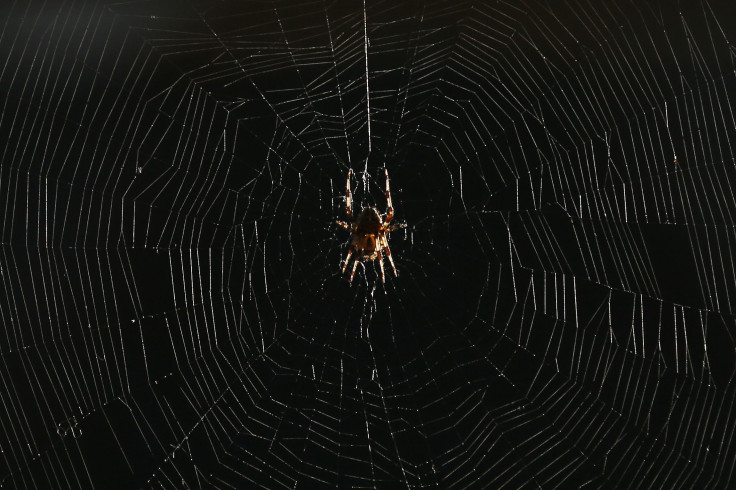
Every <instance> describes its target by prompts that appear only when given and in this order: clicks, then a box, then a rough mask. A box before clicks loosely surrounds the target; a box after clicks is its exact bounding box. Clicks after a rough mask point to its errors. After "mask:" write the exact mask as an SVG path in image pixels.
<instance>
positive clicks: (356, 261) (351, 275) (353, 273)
mask: <svg viewBox="0 0 736 490" xmlns="http://www.w3.org/2000/svg"><path fill="white" fill-rule="evenodd" d="M357 267H358V260H357V259H356V260H355V262H353V272H351V273H350V282H353V276H354V275H355V269H356V268H357Z"/></svg>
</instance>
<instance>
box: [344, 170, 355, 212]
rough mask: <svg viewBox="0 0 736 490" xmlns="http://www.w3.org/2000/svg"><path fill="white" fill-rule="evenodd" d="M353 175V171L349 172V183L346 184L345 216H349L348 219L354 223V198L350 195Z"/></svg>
mask: <svg viewBox="0 0 736 490" xmlns="http://www.w3.org/2000/svg"><path fill="white" fill-rule="evenodd" d="M352 174H353V170H352V169H350V170H348V181H347V184H345V214H347V215H348V219H349V220H350V221H351V222H352V221H353V198H352V197H351V195H350V176H351V175H352Z"/></svg>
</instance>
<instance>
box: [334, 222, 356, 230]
mask: <svg viewBox="0 0 736 490" xmlns="http://www.w3.org/2000/svg"><path fill="white" fill-rule="evenodd" d="M336 223H337V224H338V225H340V226H342V227H343V228H345V229H346V230H348V231H350V229H351V228H352V227H351V226H350V225H349V224H348V223H347V221H337V222H336Z"/></svg>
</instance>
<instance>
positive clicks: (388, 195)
mask: <svg viewBox="0 0 736 490" xmlns="http://www.w3.org/2000/svg"><path fill="white" fill-rule="evenodd" d="M383 173H384V174H385V175H386V206H387V208H388V209H387V210H386V220H385V221H384V224H387V223H388V222H389V221H391V220H392V219H394V206H393V204H391V188H390V187H389V185H388V170H386V169H385V168H384V169H383Z"/></svg>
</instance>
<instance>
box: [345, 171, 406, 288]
mask: <svg viewBox="0 0 736 490" xmlns="http://www.w3.org/2000/svg"><path fill="white" fill-rule="evenodd" d="M384 173H385V174H386V204H387V208H388V209H387V210H386V217H385V218H382V217H381V214H380V213H379V212H378V210H377V209H376V208H371V207H366V208H363V209H362V210H361V212H360V214H359V215H358V218H357V219H355V218H353V201H352V196H351V195H350V175H351V174H352V172H351V171H350V170H348V181H347V184H346V186H345V193H346V195H345V213H346V214H347V215H348V220H349V221H347V222H346V221H338V222H337V224H338V225H340V226H342V227H343V228H345V229H346V230H348V231H349V232H351V233H352V240H351V241H350V250H348V256H347V257H345V263H344V264H343V266H342V271H343V272H345V269H346V268H347V266H348V264H349V263H350V258H351V257H352V256H353V255H355V257H354V259H355V262H353V270H352V271H351V272H350V282H352V281H353V276H355V269H356V268H357V267H358V261H359V260H375V259H376V258H378V263H379V264H380V266H381V281H383V282H386V274H385V272H384V271H383V252H386V255H388V261H389V262H390V263H391V269H393V271H394V275H395V276H397V275H398V274H397V273H396V266H395V265H394V259H393V258H392V257H391V249H390V248H389V247H388V234H389V232H391V231H393V230H396V229H398V228H403V227H405V226H406V224H405V223H398V224H393V225H392V224H390V223H391V220H392V219H393V218H394V208H393V206H392V204H391V191H390V190H389V186H388V170H385V169H384Z"/></svg>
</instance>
